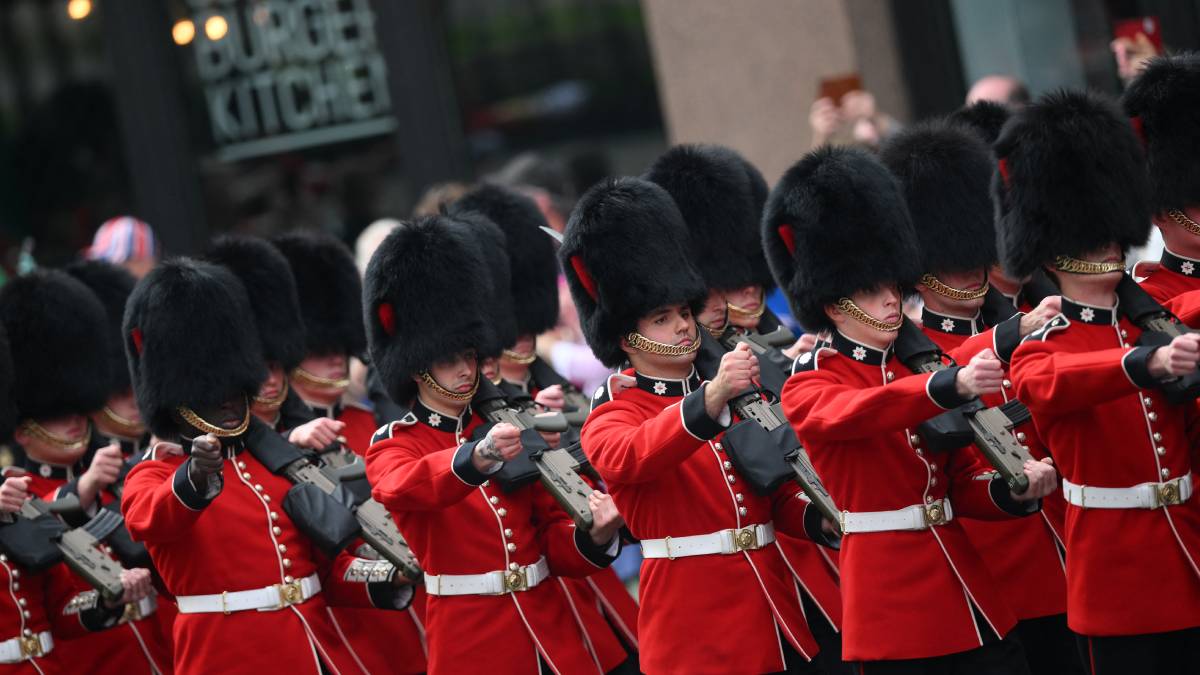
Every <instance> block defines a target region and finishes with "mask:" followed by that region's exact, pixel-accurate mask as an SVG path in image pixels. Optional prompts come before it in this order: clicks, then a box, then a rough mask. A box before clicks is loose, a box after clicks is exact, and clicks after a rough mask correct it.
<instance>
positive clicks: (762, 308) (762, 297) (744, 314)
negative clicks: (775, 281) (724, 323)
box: [725, 290, 767, 319]
mask: <svg viewBox="0 0 1200 675" xmlns="http://www.w3.org/2000/svg"><path fill="white" fill-rule="evenodd" d="M766 296H767V292H766V291H765V290H764V291H762V292H761V293H759V294H758V309H756V310H754V311H750V310H748V309H746V308H745V307H738V306H737V305H735V304H733V303H732V302H726V303H725V306H726V307H727V308H729V311H730V312H731V313H733V314H736V315H738V316H739V317H741V318H745V319H757V318H758V317H760V316H762V315H763V312H766V311H767V302H766Z"/></svg>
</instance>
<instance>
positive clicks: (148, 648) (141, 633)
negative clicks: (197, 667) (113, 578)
mask: <svg viewBox="0 0 1200 675" xmlns="http://www.w3.org/2000/svg"><path fill="white" fill-rule="evenodd" d="M41 467H46V468H49V469H50V470H49V471H46V472H45V473H47V474H52V475H49V476H46V475H39V474H38V473H32V472H31V473H29V474H28V475H29V476H30V478H31V479H32V480H31V481H30V483H29V492H30V494H33V495H36V496H39V497H42V498H43V499H47V500H54V499H58V497H59V496H60V495H59V493H60V490H61V489H71V488H70V487H69V486H68V480H67V475H65V473H64V471H65V468H64V467H53V468H51V465H49V464H42V465H39V468H41ZM112 499H113V497H112V495H111V494H110V493H109V492H107V491H102V492H101V493H100V496H99V501H100V502H101V505H104V504H107V503H108V502H109V501H111V500H112ZM110 557H111V552H110ZM114 559H115V557H114ZM72 576H74V577H75V586H76V588H77V589H78V590H79V591H80V592H87V591H89V590H90V589H91V587H90V586H88V584H87V582H85V581H84V580H83V579H82V578H79V577H78V576H76V575H74V574H72ZM155 601H156V602H157V601H158V599H157V598H156V599H155ZM164 602H165V601H164ZM156 614H157V612H156V613H155V614H151V615H150V616H146V617H143V618H140V619H137V620H135V621H127V620H125V619H122V620H121V623H120V625H117V626H114V627H113V628H112V629H111V630H106V631H97V632H83V633H80V634H78V635H76V636H75V637H73V638H64V639H62V640H60V641H58V642H57V643H56V644H55V647H54V648H55V651H57V652H58V653H59V657H58V658H59V660H60V661H61V662H62V664H63V666H64V667H65V668H67V669H83V670H86V671H87V672H89V673H98V674H100V675H124V674H128V673H155V672H158V673H170V672H172V659H171V651H170V648H169V647H168V644H169V643H168V641H167V639H166V638H165V637H164V636H163V634H162V623H161V622H160V620H159V617H158V616H157V615H156ZM99 655H103V656H102V657H100V656H99Z"/></svg>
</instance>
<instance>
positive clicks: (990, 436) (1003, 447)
mask: <svg viewBox="0 0 1200 675" xmlns="http://www.w3.org/2000/svg"><path fill="white" fill-rule="evenodd" d="M894 349H895V350H896V356H897V357H898V358H899V359H900V361H901V362H903V363H904V365H905V366H907V367H908V368H909V370H911V371H913V372H914V373H934V372H937V371H939V370H945V369H946V368H948V367H949V366H947V365H946V364H945V363H943V361H942V358H943V356H944V354H943V352H942V350H941V349H940V348H939V347H938V346H937V344H936V343H934V341H933V340H930V339H929V336H927V335H925V333H923V332H921V329H920V328H919V327H918V326H917V325H916V324H915V323H913V322H912V321H910V320H908V319H904V323H903V325H901V326H900V333H899V335H897V337H896V342H895V344H894ZM1030 417H1031V416H1030V414H1029V409H1028V408H1026V407H1025V404H1023V403H1021V402H1020V401H1018V400H1016V399H1013V400H1011V401H1009V402H1007V403H1005V404H1004V405H1001V406H997V407H993V408H989V407H987V406H985V405H984V404H983V402H982V401H980V400H979V399H978V398H976V399H975V400H973V401H971V402H969V403H967V404H965V405H962V406H960V407H958V408H955V409H954V410H949V411H947V412H944V413H942V414H941V415H938V416H937V417H934V418H933V419H930V420H926V421H925V422H923V423H922V424H921V426H920V427H919V428H918V433H920V435H921V437H922V438H924V439H925V443H926V445H928V446H929V448H930V450H932V451H935V452H945V451H949V450H953V449H955V448H960V447H962V446H964V445H967V444H968V443H974V444H975V447H977V448H979V450H980V451H981V452H982V453H983V455H984V457H986V458H987V460H988V462H989V463H991V465H992V467H993V468H995V469H996V471H997V472H999V474H1000V476H1001V477H1003V478H1004V480H1005V482H1006V483H1008V488H1009V489H1010V490H1012V491H1013V492H1015V493H1017V494H1021V493H1022V492H1025V491H1026V490H1028V489H1029V478H1028V477H1027V476H1026V475H1025V462H1027V461H1032V460H1033V457H1032V456H1031V455H1030V454H1029V451H1028V450H1026V449H1025V448H1024V447H1022V445H1021V443H1020V442H1018V441H1017V439H1016V438H1014V437H1013V434H1012V430H1013V429H1014V428H1015V427H1018V426H1020V425H1022V424H1024V423H1026V422H1028V421H1029V420H1030Z"/></svg>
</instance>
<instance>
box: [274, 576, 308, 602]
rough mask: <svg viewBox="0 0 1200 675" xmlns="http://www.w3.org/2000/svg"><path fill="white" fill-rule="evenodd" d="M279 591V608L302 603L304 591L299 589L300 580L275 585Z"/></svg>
mask: <svg viewBox="0 0 1200 675" xmlns="http://www.w3.org/2000/svg"><path fill="white" fill-rule="evenodd" d="M275 588H276V589H278V590H279V608H280V609H283V608H284V607H290V606H292V605H296V604H299V603H301V602H303V601H304V590H303V589H301V588H300V580H299V579H297V580H295V581H290V582H288V583H285V584H275Z"/></svg>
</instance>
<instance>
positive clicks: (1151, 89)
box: [1121, 54, 1200, 303]
mask: <svg viewBox="0 0 1200 675" xmlns="http://www.w3.org/2000/svg"><path fill="white" fill-rule="evenodd" d="M1121 103H1122V104H1123V106H1124V108H1125V114H1126V115H1128V116H1129V118H1130V120H1131V121H1132V122H1133V124H1134V130H1135V131H1136V132H1137V133H1138V134H1139V135H1140V137H1141V141H1142V143H1143V146H1144V147H1145V150H1146V160H1147V164H1146V166H1147V167H1148V168H1149V170H1150V188H1151V193H1150V209H1151V212H1152V213H1153V214H1154V215H1153V219H1154V225H1155V226H1156V227H1158V229H1159V231H1161V232H1162V238H1163V244H1164V247H1163V252H1162V258H1160V259H1159V261H1158V264H1157V265H1154V264H1152V263H1151V264H1145V263H1142V264H1139V265H1136V266H1134V270H1133V272H1134V275H1135V276H1144V277H1145V278H1144V279H1142V282H1141V283H1142V288H1144V289H1146V291H1147V292H1148V293H1150V295H1151V296H1153V297H1154V299H1155V300H1157V301H1159V302H1160V303H1166V302H1168V301H1170V300H1171V299H1172V298H1174V297H1175V296H1177V295H1180V294H1182V293H1185V292H1187V291H1194V290H1198V289H1200V222H1197V221H1200V160H1198V159H1197V157H1196V148H1197V147H1198V145H1200V55H1197V54H1180V55H1177V56H1160V57H1157V58H1155V59H1152V60H1151V61H1150V62H1149V63H1148V64H1146V66H1145V67H1144V68H1143V69H1142V71H1141V74H1140V75H1138V76H1137V78H1136V79H1134V80H1133V82H1131V83H1130V85H1129V87H1128V88H1127V89H1126V90H1125V94H1124V95H1123V97H1122V99H1121Z"/></svg>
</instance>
